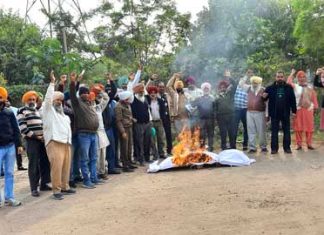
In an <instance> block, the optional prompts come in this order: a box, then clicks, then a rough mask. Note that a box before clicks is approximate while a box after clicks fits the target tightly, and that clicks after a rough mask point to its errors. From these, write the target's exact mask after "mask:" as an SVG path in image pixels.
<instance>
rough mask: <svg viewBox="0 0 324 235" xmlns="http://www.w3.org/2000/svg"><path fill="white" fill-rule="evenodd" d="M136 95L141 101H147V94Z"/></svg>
mask: <svg viewBox="0 0 324 235" xmlns="http://www.w3.org/2000/svg"><path fill="white" fill-rule="evenodd" d="M135 96H136V98H137V99H138V100H139V101H141V102H143V103H144V102H145V96H144V95H140V94H136V95H135Z"/></svg>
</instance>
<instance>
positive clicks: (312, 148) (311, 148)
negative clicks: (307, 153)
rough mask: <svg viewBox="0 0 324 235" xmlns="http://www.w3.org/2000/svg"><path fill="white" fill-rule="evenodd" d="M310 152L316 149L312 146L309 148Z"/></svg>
mask: <svg viewBox="0 0 324 235" xmlns="http://www.w3.org/2000/svg"><path fill="white" fill-rule="evenodd" d="M307 148H308V150H315V148H314V147H313V146H311V145H309V146H307Z"/></svg>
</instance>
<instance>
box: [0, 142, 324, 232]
mask: <svg viewBox="0 0 324 235" xmlns="http://www.w3.org/2000/svg"><path fill="white" fill-rule="evenodd" d="M316 147H318V148H317V150H315V151H312V152H307V150H304V151H301V152H298V153H297V152H296V151H295V152H294V153H293V155H284V154H283V153H282V152H280V154H279V155H276V156H271V155H270V154H266V155H264V154H260V153H259V154H257V155H256V156H255V159H256V161H257V162H256V163H255V164H253V165H252V166H250V167H241V168H231V167H222V168H206V169H200V170H193V169H183V170H174V171H167V172H160V173H157V174H147V173H146V169H145V168H141V169H139V170H137V172H136V173H127V174H122V175H118V176H112V177H110V179H109V180H108V182H107V183H106V184H105V185H101V186H98V187H97V188H96V189H94V190H86V189H82V188H79V189H78V191H77V195H73V196H66V197H65V199H64V200H63V201H54V200H52V199H51V193H43V194H42V195H41V197H40V198H32V197H31V196H30V195H29V191H28V180H27V174H26V172H24V173H21V172H17V174H16V181H17V184H16V195H17V198H18V199H21V200H22V201H23V206H21V207H19V208H7V207H5V208H1V209H0V234H1V235H2V234H3V235H7V234H32V235H36V234H92V235H95V234H118V235H119V234H186V235H187V234H324V154H323V153H324V147H323V146H319V144H317V146H316Z"/></svg>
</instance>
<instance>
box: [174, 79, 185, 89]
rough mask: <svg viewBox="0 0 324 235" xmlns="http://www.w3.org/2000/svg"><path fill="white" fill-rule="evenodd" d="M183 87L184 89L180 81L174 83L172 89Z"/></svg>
mask: <svg viewBox="0 0 324 235" xmlns="http://www.w3.org/2000/svg"><path fill="white" fill-rule="evenodd" d="M183 87H184V84H183V81H181V80H178V81H175V83H174V89H177V88H183Z"/></svg>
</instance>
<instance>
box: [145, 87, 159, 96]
mask: <svg viewBox="0 0 324 235" xmlns="http://www.w3.org/2000/svg"><path fill="white" fill-rule="evenodd" d="M147 92H148V93H149V94H152V93H158V88H157V87H156V86H149V87H148V88H147Z"/></svg>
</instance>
